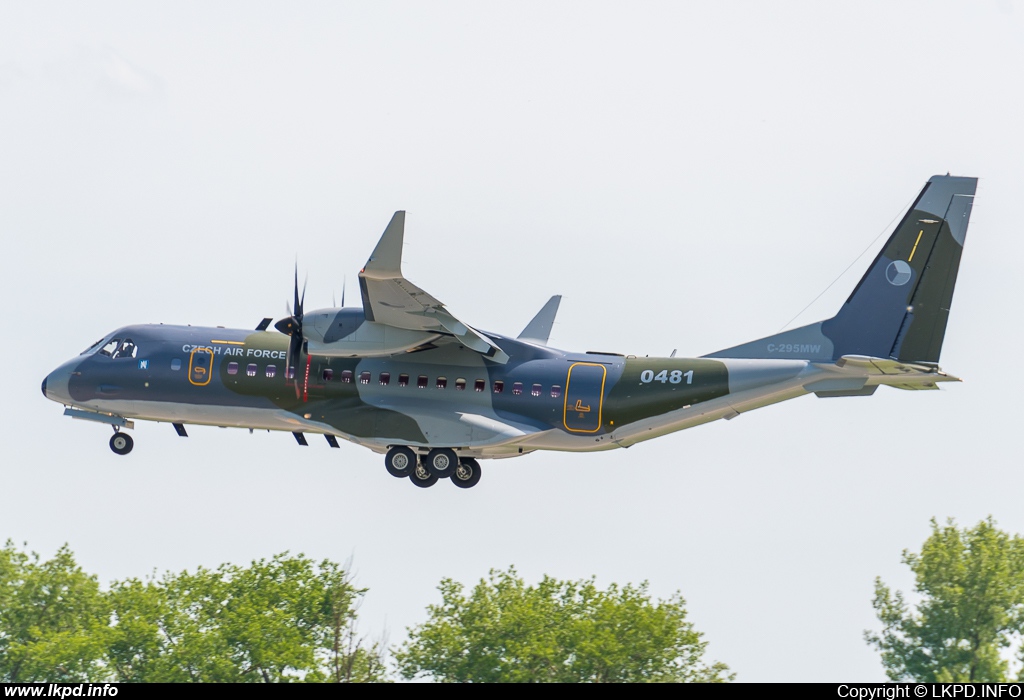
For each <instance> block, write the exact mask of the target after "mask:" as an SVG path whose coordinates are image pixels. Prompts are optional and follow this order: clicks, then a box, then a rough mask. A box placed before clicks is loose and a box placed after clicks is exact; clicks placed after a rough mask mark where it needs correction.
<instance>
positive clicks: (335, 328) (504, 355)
mask: <svg viewBox="0 0 1024 700" xmlns="http://www.w3.org/2000/svg"><path fill="white" fill-rule="evenodd" d="M976 185H977V179H976V178H967V177H950V176H949V175H945V176H935V177H933V178H931V179H930V180H929V181H928V183H927V184H926V185H925V187H924V189H923V190H922V191H921V194H920V195H919V196H918V197H917V199H916V201H915V202H914V204H913V205H912V206H911V207H910V209H909V211H908V212H907V214H906V216H904V217H903V220H902V221H901V222H900V223H899V225H898V226H897V227H896V230H895V231H894V232H893V234H892V236H891V237H890V238H889V240H888V242H887V243H886V244H885V246H884V247H883V248H882V251H881V252H880V253H879V254H878V257H876V258H875V260H874V262H872V264H871V266H870V268H869V269H868V271H867V273H866V274H865V275H864V277H863V278H862V279H861V281H860V283H859V284H858V285H857V286H856V288H855V289H854V290H853V293H852V294H851V295H850V297H849V298H848V299H847V300H846V302H845V304H844V305H843V306H842V308H841V309H840V310H839V313H837V314H836V315H835V316H834V317H832V318H830V319H828V320H826V321H821V322H818V323H813V324H810V325H807V326H803V327H801V328H796V329H794V330H789V331H785V332H782V333H779V334H777V335H773V336H769V337H766V338H761V339H760V340H755V341H753V342H749V343H745V344H743V345H738V346H736V347H733V348H728V349H726V350H719V351H718V352H713V353H711V354H708V355H704V356H702V357H698V358H682V357H668V358H651V357H635V356H633V355H625V356H623V355H617V354H613V353H603V352H601V353H595V352H586V353H577V352H566V351H562V350H556V349H554V348H550V347H548V346H547V341H548V336H549V334H550V332H551V325H552V323H553V322H554V318H555V313H556V311H557V310H558V304H559V300H560V297H558V296H554V297H552V298H551V300H550V301H548V303H547V304H545V305H544V308H542V309H541V310H540V312H539V313H538V314H537V315H536V317H535V318H534V319H533V320H532V321H531V322H530V323H529V325H528V326H527V327H526V328H525V329H524V330H523V332H522V333H520V334H519V335H518V337H515V338H511V337H508V336H504V335H500V334H498V333H490V332H485V331H482V330H478V329H476V328H474V327H472V326H469V325H467V324H466V323H464V322H463V321H461V320H460V319H458V318H455V317H454V316H453V315H452V314H451V313H449V312H448V310H447V309H446V308H445V306H444V304H442V303H441V302H440V301H438V300H437V299H435V298H434V297H432V296H431V295H430V294H428V293H427V292H425V291H423V290H422V289H420V288H419V287H417V286H416V285H414V284H413V283H412V282H410V281H409V280H407V279H405V277H403V275H402V269H401V258H402V241H403V237H404V230H405V212H401V211H399V212H396V213H395V215H394V217H393V218H392V219H391V222H390V223H389V224H388V226H387V229H386V230H385V231H384V235H383V236H381V239H380V242H379V243H377V247H376V248H375V249H374V251H373V254H372V255H371V256H370V259H369V260H368V261H367V263H366V266H365V267H364V268H363V269H362V270H361V271H360V272H359V286H360V290H361V292H362V302H363V304H362V308H344V302H343V303H342V307H341V308H328V309H318V310H315V311H306V310H305V309H304V306H303V301H304V298H305V289H303V292H302V294H301V295H300V294H299V286H298V275H297V274H296V279H295V291H294V307H293V312H292V313H291V316H289V317H287V318H285V319H282V320H280V321H278V323H277V324H276V325H275V329H276V330H277V331H279V332H274V331H272V330H270V323H271V322H272V319H269V318H265V319H263V321H262V322H261V323H260V324H259V325H258V326H257V327H256V328H255V329H254V330H229V329H224V328H201V327H194V326H165V325H139V326H126V327H124V328H120V329H118V330H116V331H114V332H113V333H109V334H107V335H105V336H104V337H103V338H102V339H100V340H99V341H97V342H96V343H94V344H93V345H92V346H90V347H89V348H88V349H87V350H86V351H85V352H83V353H82V354H81V355H80V356H79V357H77V358H75V359H73V360H71V361H69V362H66V363H64V364H63V365H61V366H60V367H59V368H57V369H56V370H54V371H53V372H51V373H50V375H49V376H47V377H46V379H45V380H44V381H43V386H42V389H43V395H44V396H46V397H47V398H48V399H52V400H53V401H56V402H58V403H62V404H64V405H65V411H64V413H65V415H68V416H71V417H73V418H80V419H85V420H90V421H95V422H98V423H105V424H108V425H111V426H113V429H114V435H113V436H112V438H111V440H110V447H111V449H112V450H113V451H114V452H116V453H117V454H119V455H125V454H128V453H129V452H131V450H132V446H133V441H132V438H131V437H130V436H129V435H128V434H127V433H125V432H124V429H126V428H133V427H134V423H133V421H134V420H152V421H160V422H167V423H171V424H172V425H173V426H174V428H175V430H177V432H178V434H179V435H181V436H182V437H186V436H187V433H186V431H185V425H186V424H196V425H214V426H231V427H240V428H249V429H250V430H252V429H269V430H283V431H288V432H291V433H292V434H293V435H294V436H295V439H296V441H297V442H298V443H299V444H300V445H306V444H307V443H306V438H305V434H306V433H319V434H322V435H324V436H325V437H326V440H327V442H328V443H329V444H330V446H331V447H338V438H341V439H343V440H347V441H349V442H353V443H355V444H357V445H363V446H365V447H368V448H370V449H371V450H373V451H375V452H378V453H382V454H384V455H385V458H384V462H385V466H386V468H387V471H388V472H389V473H390V474H392V475H393V476H396V477H407V478H409V480H410V481H412V483H414V484H416V485H417V486H420V487H427V486H432V485H433V484H434V483H436V482H437V481H438V479H440V478H446V477H448V478H450V481H451V482H452V483H454V484H455V485H456V486H460V487H462V488H468V487H471V486H474V485H475V484H476V483H477V482H478V481H479V480H480V464H479V462H478V460H480V459H484V458H502V457H516V456H519V455H523V454H527V453H530V452H533V451H535V450H568V451H580V452H586V451H592V450H608V449H613V448H616V447H629V446H631V445H634V444H636V443H638V442H642V441H644V440H649V439H651V438H654V437H658V436H660V435H665V434H667V433H671V432H675V431H677V430H682V429H684V428H692V427H693V426H695V425H700V424H702V423H708V422H710V421H714V420H718V419H720V418H724V419H726V420H728V419H731V418H735V417H736V416H738V415H739V414H741V413H745V412H746V411H751V410H753V409H755V408H760V407H762V406H767V405H769V404H774V403H778V402H780V401H785V400H786V399H792V398H795V397H797V396H803V395H805V394H815V395H817V396H819V397H832V396H869V395H871V394H873V393H874V391H875V390H876V389H877V388H878V387H879V386H880V385H886V386H891V387H895V388H897V389H912V390H916V389H937V388H938V384H939V383H940V382H949V381H958V380H957V378H956V377H953V376H950V375H948V374H946V373H944V372H942V371H941V370H940V369H939V367H938V361H939V351H940V349H941V348H942V340H943V336H944V334H945V329H946V320H947V318H948V315H949V308H950V303H951V301H952V298H953V286H954V284H955V282H956V276H957V270H958V268H959V265H960V256H961V253H962V251H963V244H964V238H965V236H966V233H967V224H968V220H969V218H970V213H971V205H972V203H973V201H974V193H975V188H976Z"/></svg>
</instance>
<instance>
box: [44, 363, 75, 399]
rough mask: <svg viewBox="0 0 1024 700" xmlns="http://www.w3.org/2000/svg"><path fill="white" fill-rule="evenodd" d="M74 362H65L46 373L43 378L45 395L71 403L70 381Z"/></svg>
mask: <svg viewBox="0 0 1024 700" xmlns="http://www.w3.org/2000/svg"><path fill="white" fill-rule="evenodd" d="M72 364H74V363H73V362H65V363H64V364H62V365H61V366H60V367H58V368H57V369H55V370H53V371H52V372H50V373H49V374H48V375H46V379H44V380H43V386H42V390H43V396H45V397H46V398H48V399H50V400H51V401H56V402H58V403H64V404H68V403H71V395H70V393H69V391H68V381H69V380H70V379H71V370H72Z"/></svg>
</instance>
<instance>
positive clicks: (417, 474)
mask: <svg viewBox="0 0 1024 700" xmlns="http://www.w3.org/2000/svg"><path fill="white" fill-rule="evenodd" d="M409 481H411V482H412V483H414V484H416V485H417V486H419V487H420V488H421V489H426V488H430V487H431V486H433V485H434V484H436V483H437V477H436V476H434V475H433V474H431V473H430V471H429V470H428V469H427V468H426V467H425V466H423V465H422V464H419V463H417V464H416V466H415V467H413V469H412V473H411V474H409Z"/></svg>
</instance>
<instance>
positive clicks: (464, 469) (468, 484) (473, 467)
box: [452, 457, 480, 489]
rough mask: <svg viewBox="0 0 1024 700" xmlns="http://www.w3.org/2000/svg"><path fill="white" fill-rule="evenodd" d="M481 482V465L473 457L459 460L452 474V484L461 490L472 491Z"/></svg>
mask: <svg viewBox="0 0 1024 700" xmlns="http://www.w3.org/2000/svg"><path fill="white" fill-rule="evenodd" d="M479 482H480V463H479V462H477V461H476V460H475V459H473V458H472V457H467V458H465V459H462V460H459V466H457V467H456V468H455V471H453V472H452V483H453V484H455V485H456V486H458V487H459V488H460V489H471V488H473V487H474V486H476V485H477V484H478V483H479Z"/></svg>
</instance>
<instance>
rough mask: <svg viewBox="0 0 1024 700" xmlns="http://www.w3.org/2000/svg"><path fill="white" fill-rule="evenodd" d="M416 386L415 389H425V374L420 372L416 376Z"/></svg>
mask: <svg viewBox="0 0 1024 700" xmlns="http://www.w3.org/2000/svg"><path fill="white" fill-rule="evenodd" d="M416 388H417V389H426V388H427V375H425V374H421V375H420V376H418V377H416Z"/></svg>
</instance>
